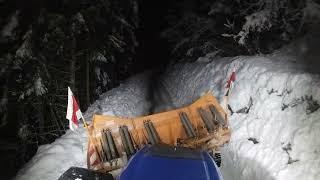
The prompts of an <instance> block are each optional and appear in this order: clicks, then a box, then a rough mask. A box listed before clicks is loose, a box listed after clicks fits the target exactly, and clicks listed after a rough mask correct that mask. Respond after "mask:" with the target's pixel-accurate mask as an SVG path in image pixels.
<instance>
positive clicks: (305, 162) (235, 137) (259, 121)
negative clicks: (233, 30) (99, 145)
mask: <svg viewBox="0 0 320 180" xmlns="http://www.w3.org/2000/svg"><path fill="white" fill-rule="evenodd" d="M309 40H310V39H309ZM309 40H308V39H303V40H301V42H299V43H298V45H297V46H291V47H290V48H288V49H283V50H281V51H279V52H278V53H274V54H272V55H268V56H250V57H243V56H241V57H234V58H220V59H219V58H214V57H210V54H208V55H207V56H206V57H201V58H199V59H198V61H197V62H195V63H189V64H178V65H175V66H173V67H171V68H169V69H168V70H167V72H166V74H165V76H163V77H162V78H161V79H160V81H161V85H159V88H160V90H159V91H158V92H157V93H158V95H156V94H155V96H158V97H159V98H162V99H163V97H164V96H165V95H166V94H167V95H168V99H170V101H167V103H168V106H170V107H180V106H183V105H186V104H189V103H191V102H192V101H193V100H195V99H197V98H199V96H200V95H201V94H202V93H204V92H206V91H208V90H211V91H212V92H213V93H214V95H215V96H217V98H218V99H220V100H221V98H222V97H223V95H224V93H225V87H224V86H225V82H226V79H227V78H228V76H229V75H230V74H231V72H232V69H233V68H234V67H235V68H236V74H237V75H236V76H237V79H236V84H235V87H234V89H233V91H232V93H231V97H230V106H231V108H232V110H233V111H234V113H233V114H232V115H231V116H230V119H229V120H230V126H231V128H232V137H231V142H230V143H229V144H228V145H226V146H225V147H224V148H223V149H222V167H221V170H222V173H223V176H224V178H225V180H256V179H260V180H285V179H291V180H298V179H299V180H300V179H304V180H317V179H320V139H319V138H318V137H320V131H319V129H320V109H319V104H320V90H319V87H320V76H319V74H320V68H319V66H317V65H318V61H316V60H315V59H318V57H320V56H319V55H320V54H319V53H318V52H317V51H312V50H311V49H310V46H309ZM311 40H312V38H311ZM295 48H296V49H295ZM317 53H318V54H317ZM302 58H308V59H303V61H302V60H301V59H302ZM305 62H308V64H306V63H305ZM146 77H147V76H145V75H139V76H136V77H134V78H131V79H130V80H128V81H127V82H126V83H125V84H124V85H122V86H120V87H119V88H116V89H113V90H112V91H110V92H108V93H106V94H104V95H103V96H102V97H101V99H100V100H98V101H97V102H96V103H94V104H93V105H92V106H91V107H90V108H89V109H88V111H87V113H86V115H85V117H87V119H89V118H90V116H91V115H92V113H94V112H96V113H101V114H113V115H118V116H139V115H144V114H146V113H148V112H149V111H150V108H151V102H150V99H149V98H150V97H148V96H149V95H148V94H149V90H148V87H149V85H147V84H148V83H146V82H148V80H147V78H146ZM163 92H165V93H163ZM159 93H160V94H159ZM155 99H157V98H155ZM250 99H251V100H250ZM163 108H165V107H163ZM151 109H156V110H155V111H159V109H157V108H154V107H152V108H151ZM79 134H80V136H81V138H80V137H79V135H78V134H76V133H72V132H69V131H68V132H67V133H66V135H64V136H63V137H62V138H60V139H57V140H56V141H55V142H54V143H52V144H50V145H46V146H42V147H41V148H40V149H39V150H38V153H37V154H36V156H35V157H34V158H33V159H32V160H31V161H30V162H29V163H28V164H27V165H26V166H25V167H24V168H23V169H22V170H21V171H20V172H19V174H18V176H17V178H16V179H19V180H20V179H35V180H36V179H57V177H58V176H59V175H60V174H61V173H62V172H63V171H65V170H66V169H67V168H68V167H70V166H85V152H84V151H85V150H84V149H85V148H86V147H85V143H86V137H85V136H86V135H85V132H84V130H83V129H82V130H80V132H79Z"/></svg>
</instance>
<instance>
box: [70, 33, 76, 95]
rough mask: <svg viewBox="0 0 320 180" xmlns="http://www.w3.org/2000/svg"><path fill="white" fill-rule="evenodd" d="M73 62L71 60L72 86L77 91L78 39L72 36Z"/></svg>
mask: <svg viewBox="0 0 320 180" xmlns="http://www.w3.org/2000/svg"><path fill="white" fill-rule="evenodd" d="M71 43H72V44H71V62H70V88H71V90H72V91H76V89H75V88H76V57H75V49H76V39H75V37H73V38H72V42H71Z"/></svg>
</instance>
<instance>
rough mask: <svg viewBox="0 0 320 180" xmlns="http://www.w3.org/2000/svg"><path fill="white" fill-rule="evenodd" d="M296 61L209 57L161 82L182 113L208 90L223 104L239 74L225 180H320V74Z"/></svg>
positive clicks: (294, 58) (277, 57)
mask: <svg viewBox="0 0 320 180" xmlns="http://www.w3.org/2000/svg"><path fill="white" fill-rule="evenodd" d="M297 57H299V56H292V55H290V54H287V53H283V52H278V53H275V54H273V55H270V56H253V57H235V58H221V59H216V58H213V57H210V54H208V55H207V56H206V57H201V58H199V59H198V61H197V62H195V63H190V64H180V65H176V66H174V67H172V68H171V69H169V70H168V72H167V74H166V77H165V78H164V79H163V81H164V82H165V83H164V84H166V85H167V86H166V89H167V90H168V92H169V93H170V95H171V97H172V98H173V99H172V101H173V102H174V103H175V106H178V107H179V106H182V105H186V104H189V103H191V102H192V101H193V100H195V99H197V98H198V97H199V96H200V95H201V94H202V93H204V92H206V91H207V90H211V91H212V92H213V93H214V95H215V96H217V98H218V99H220V100H221V98H222V97H223V95H224V93H225V87H224V86H225V83H226V81H227V78H228V76H229V75H230V74H231V72H232V69H233V67H235V68H236V76H237V79H236V84H235V87H234V89H233V91H232V94H231V97H230V106H231V108H232V109H233V111H235V112H238V113H234V114H233V115H232V116H231V117H230V119H229V120H230V126H231V128H232V130H233V131H232V137H231V142H230V143H229V144H228V145H227V146H225V147H224V148H223V149H222V168H221V169H222V172H223V176H224V178H225V179H226V180H231V179H232V180H241V179H243V180H256V179H263V180H267V179H279V180H280V179H281V180H282V179H291V180H294V179H304V180H309V179H310V180H316V179H320V149H319V147H320V139H319V137H320V131H319V129H320V109H319V104H320V89H319V87H320V76H319V75H318V74H317V73H316V72H319V70H315V68H318V67H308V68H306V67H307V66H308V64H302V63H303V62H305V61H300V59H298V58H297ZM301 57H303V56H301ZM318 57H319V56H318ZM250 98H251V100H250ZM246 112H247V113H246Z"/></svg>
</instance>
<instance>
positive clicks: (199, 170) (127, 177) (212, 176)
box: [117, 145, 222, 180]
mask: <svg viewBox="0 0 320 180" xmlns="http://www.w3.org/2000/svg"><path fill="white" fill-rule="evenodd" d="M117 179H118V180H146V179H150V180H151V179H152V180H158V179H159V180H160V179H161V180H165V179H166V180H169V179H174V180H222V176H221V174H220V171H219V169H218V167H217V165H216V164H215V162H214V160H213V159H212V158H211V157H210V155H209V154H208V153H207V152H205V151H197V150H191V149H187V148H174V147H169V146H165V145H154V146H150V145H147V146H146V147H144V148H143V149H141V150H139V151H138V152H137V153H136V154H135V155H134V156H133V157H132V158H131V160H130V161H129V162H128V164H127V166H126V167H125V168H124V170H123V171H122V173H121V174H120V175H119V177H118V178H117Z"/></svg>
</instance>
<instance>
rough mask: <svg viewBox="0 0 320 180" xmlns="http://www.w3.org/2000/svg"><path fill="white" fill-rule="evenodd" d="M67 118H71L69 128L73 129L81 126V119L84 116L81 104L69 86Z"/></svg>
mask: <svg viewBox="0 0 320 180" xmlns="http://www.w3.org/2000/svg"><path fill="white" fill-rule="evenodd" d="M66 118H67V119H68V120H69V128H70V129H71V130H72V131H74V130H75V129H76V128H78V127H79V120H80V119H81V118H83V116H82V113H81V110H80V108H79V105H78V103H77V101H76V98H75V97H74V95H73V93H72V91H71V89H70V87H68V107H67V117H66Z"/></svg>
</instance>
